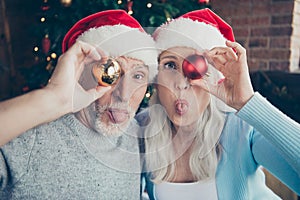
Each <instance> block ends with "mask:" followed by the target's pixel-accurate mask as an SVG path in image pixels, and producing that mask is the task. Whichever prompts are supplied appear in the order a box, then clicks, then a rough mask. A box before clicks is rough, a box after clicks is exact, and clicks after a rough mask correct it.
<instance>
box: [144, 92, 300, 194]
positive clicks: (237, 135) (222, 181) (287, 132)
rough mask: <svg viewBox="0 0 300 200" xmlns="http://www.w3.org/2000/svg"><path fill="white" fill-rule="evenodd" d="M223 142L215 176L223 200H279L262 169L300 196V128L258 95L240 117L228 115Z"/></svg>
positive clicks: (151, 189) (148, 185)
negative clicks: (267, 182)
mask: <svg viewBox="0 0 300 200" xmlns="http://www.w3.org/2000/svg"><path fill="white" fill-rule="evenodd" d="M251 125H252V126H251ZM220 142H221V144H222V147H223V151H222V155H221V160H220V162H219V164H218V168H217V173H216V186H217V193H218V198H219V199H220V200H223V199H224V200H233V199H234V200H239V199H243V200H244V199H246V200H251V199H257V200H262V199H268V200H269V199H279V197H277V196H276V195H275V194H274V193H273V192H272V191H271V190H270V189H269V188H267V186H266V185H265V177H264V173H263V171H262V170H261V167H260V166H263V167H264V168H265V169H267V170H269V171H270V172H271V173H272V174H273V175H275V176H276V177H277V178H278V179H280V180H281V181H282V182H284V183H285V184H286V185H287V186H288V187H290V188H291V189H292V190H293V191H295V192H296V193H297V194H298V195H299V194H300V125H299V124H297V123H295V122H294V121H293V120H291V119H290V118H288V117H287V116H286V115H284V114H283V113H282V112H280V111H279V110H278V109H276V108H275V107H274V106H273V105H271V104H270V103H269V102H268V101H267V100H266V99H264V98H263V97H262V96H261V95H260V94H259V93H255V95H254V96H253V98H251V100H250V101H249V102H248V103H247V104H246V105H245V106H244V107H243V108H242V109H241V110H240V111H239V112H238V113H236V114H234V113H230V114H228V116H227V120H226V124H225V127H224V129H223V132H222V135H221V140H220ZM150 176H151V174H147V175H146V189H147V192H148V193H149V197H150V199H151V200H152V199H156V198H155V195H154V194H155V192H154V190H155V185H154V184H153V183H152V182H151V181H150V180H149V177H150Z"/></svg>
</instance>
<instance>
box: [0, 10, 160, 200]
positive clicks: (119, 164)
mask: <svg viewBox="0 0 300 200" xmlns="http://www.w3.org/2000/svg"><path fill="white" fill-rule="evenodd" d="M76 41H82V42H84V43H88V44H90V45H93V46H94V47H96V49H98V51H99V52H101V55H102V57H103V59H102V61H103V60H105V61H104V62H102V63H99V62H96V61H95V62H92V63H91V64H89V65H87V66H85V67H84V69H83V72H82V75H81V76H80V78H79V83H80V84H81V86H82V88H83V90H82V91H84V90H87V91H88V90H90V89H93V88H96V87H97V85H98V84H106V83H108V84H110V83H112V82H114V83H113V84H112V85H111V88H110V89H109V90H108V91H106V92H105V94H104V95H103V96H101V97H100V98H98V99H96V100H95V101H94V102H92V103H91V104H90V105H89V106H87V107H85V108H83V109H81V110H79V112H76V113H75V114H68V115H65V116H63V117H61V118H59V119H57V120H55V121H52V122H49V123H47V124H43V125H41V126H38V127H36V128H33V129H30V130H29V131H27V132H25V133H23V134H22V135H21V136H19V137H17V138H16V139H14V140H12V141H10V142H9V143H8V144H6V145H4V146H3V147H2V148H1V156H0V159H1V161H0V165H1V166H0V189H1V191H0V197H1V199H139V193H140V161H139V148H138V142H137V132H138V126H137V123H136V122H135V120H134V119H133V117H134V115H135V112H136V111H137V109H138V107H139V104H140V102H141V101H142V99H143V97H144V94H145V91H146V88H147V83H148V81H149V80H151V79H152V78H153V76H154V75H155V73H156V72H155V70H156V67H157V66H156V58H157V53H156V50H155V48H154V42H153V40H152V38H151V37H150V36H149V35H148V34H146V33H145V32H144V31H143V29H142V27H141V26H140V24H139V23H138V22H137V21H136V20H135V19H133V18H132V17H131V16H129V15H128V14H127V13H126V12H124V11H120V10H111V11H104V12H100V13H96V14H94V15H91V16H88V17H86V18H84V19H82V20H80V21H79V22H77V23H76V24H75V25H74V26H73V27H72V28H71V29H70V31H69V32H68V33H67V34H66V36H65V38H64V41H63V51H66V50H67V49H68V48H70V47H71V46H72V45H74V43H75V42H76ZM105 62H106V63H105ZM103 65H104V66H105V67H112V68H113V69H117V68H119V71H117V72H116V74H115V75H116V77H117V76H119V79H117V80H114V79H113V80H108V81H107V80H103V79H101V73H107V74H108V75H107V74H106V75H107V76H109V78H110V77H111V74H109V73H111V72H110V71H105V72H103V70H102V68H101V66H103ZM101 70H102V71H101ZM78 76H79V75H78ZM51 81H52V80H51ZM51 81H50V82H51ZM106 81H107V82H106ZM104 82H106V83H104ZM81 97H82V95H81V94H80V92H79V93H78V94H75V96H74V99H73V100H74V102H75V101H76V102H79V104H80V98H81ZM74 106H76V105H74ZM81 106H82V105H81ZM74 110H76V108H74ZM24 117H26V116H24Z"/></svg>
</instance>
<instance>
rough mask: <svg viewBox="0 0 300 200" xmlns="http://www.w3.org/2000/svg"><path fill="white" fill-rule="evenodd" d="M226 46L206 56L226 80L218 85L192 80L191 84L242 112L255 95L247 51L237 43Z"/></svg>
mask: <svg viewBox="0 0 300 200" xmlns="http://www.w3.org/2000/svg"><path fill="white" fill-rule="evenodd" d="M226 45H227V47H216V48H213V49H212V50H210V51H208V52H207V53H206V55H205V56H206V58H207V59H208V62H209V63H211V64H212V65H213V66H214V67H215V68H216V69H217V70H219V71H220V72H222V73H223V75H224V76H225V80H224V81H223V82H222V83H220V84H217V85H213V84H211V83H209V82H208V81H206V80H205V79H199V80H191V84H194V85H199V86H200V87H202V88H204V89H205V90H206V91H208V92H210V93H211V94H213V95H215V96H216V97H217V98H219V99H221V100H222V101H223V102H225V103H226V104H227V105H228V106H231V107H233V108H235V109H236V110H240V109H241V108H242V107H243V106H244V105H245V104H246V103H247V101H248V100H249V99H250V98H251V97H252V96H253V94H254V91H253V87H252V84H251V80H250V76H249V71H248V64H247V55H246V49H245V48H243V47H242V46H241V45H240V44H238V43H236V42H230V41H226ZM233 49H234V50H233ZM234 51H235V52H234Z"/></svg>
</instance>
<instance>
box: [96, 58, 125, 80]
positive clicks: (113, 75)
mask: <svg viewBox="0 0 300 200" xmlns="http://www.w3.org/2000/svg"><path fill="white" fill-rule="evenodd" d="M92 73H93V76H94V78H95V80H96V81H97V82H98V84H99V85H101V86H110V85H113V84H115V83H116V82H117V80H118V79H119V78H120V76H121V67H120V65H119V63H118V62H117V61H116V60H114V59H113V58H110V59H108V60H107V62H106V63H105V64H102V63H99V62H96V63H95V64H94V66H93V69H92Z"/></svg>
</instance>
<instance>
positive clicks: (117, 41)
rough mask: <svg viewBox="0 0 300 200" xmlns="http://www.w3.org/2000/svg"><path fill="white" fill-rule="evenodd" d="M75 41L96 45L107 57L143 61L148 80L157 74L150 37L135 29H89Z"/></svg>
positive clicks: (118, 26)
mask: <svg viewBox="0 0 300 200" xmlns="http://www.w3.org/2000/svg"><path fill="white" fill-rule="evenodd" d="M77 40H80V41H84V42H87V43H89V44H92V45H97V46H98V47H99V48H100V49H101V50H103V51H104V53H105V54H106V55H107V56H111V57H118V56H127V57H130V58H135V59H139V60H141V61H143V62H144V63H145V65H147V66H148V67H149V80H150V81H151V80H153V78H154V76H155V75H156V74H157V56H158V54H157V50H156V48H155V42H154V41H153V39H152V37H151V36H150V35H149V34H147V33H145V32H141V31H140V30H139V29H137V28H131V27H128V26H125V25H121V24H120V25H113V26H112V25H107V26H101V27H97V28H90V29H89V30H87V31H85V32H84V33H82V34H81V35H80V36H79V37H78V39H77Z"/></svg>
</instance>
